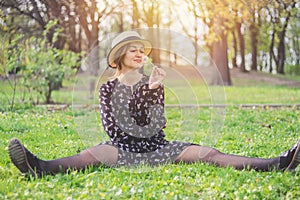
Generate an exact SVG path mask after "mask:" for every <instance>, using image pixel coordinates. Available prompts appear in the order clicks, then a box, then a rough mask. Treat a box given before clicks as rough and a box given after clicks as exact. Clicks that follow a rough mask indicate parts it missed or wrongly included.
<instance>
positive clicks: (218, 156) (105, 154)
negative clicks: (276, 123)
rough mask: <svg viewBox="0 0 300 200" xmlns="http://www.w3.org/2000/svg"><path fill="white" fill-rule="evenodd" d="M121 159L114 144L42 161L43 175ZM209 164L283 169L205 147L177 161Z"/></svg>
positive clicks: (273, 162) (191, 150) (191, 149)
mask: <svg viewBox="0 0 300 200" xmlns="http://www.w3.org/2000/svg"><path fill="white" fill-rule="evenodd" d="M117 159H118V149H117V148H115V147H113V146H111V145H104V144H102V145H97V146H94V147H91V148H88V149H86V150H84V151H82V152H81V153H80V154H78V155H75V156H70V157H65V158H60V159H56V160H49V161H43V160H40V161H39V163H40V166H41V169H42V171H43V172H46V173H51V174H56V173H58V172H66V171H67V170H68V169H77V170H81V169H85V168H87V167H88V166H91V165H94V166H99V165H101V164H103V165H106V166H111V167H113V166H115V165H116V164H117ZM179 162H185V163H195V162H206V163H210V164H215V165H217V166H221V167H234V168H235V169H239V170H242V169H255V170H258V171H270V170H273V169H279V168H283V167H285V166H280V157H276V158H272V159H261V158H250V157H244V156H237V155H231V154H224V153H221V152H220V151H218V150H216V149H214V148H211V147H206V146H199V145H191V146H189V147H187V148H186V149H184V150H183V151H182V152H181V154H180V155H179V156H178V157H177V158H176V159H175V163H179Z"/></svg>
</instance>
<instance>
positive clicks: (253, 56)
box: [250, 22, 258, 71]
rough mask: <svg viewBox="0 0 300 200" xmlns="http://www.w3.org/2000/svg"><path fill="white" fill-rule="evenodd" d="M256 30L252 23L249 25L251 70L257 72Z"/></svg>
mask: <svg viewBox="0 0 300 200" xmlns="http://www.w3.org/2000/svg"><path fill="white" fill-rule="evenodd" d="M257 35H258V33H257V28H256V25H255V24H254V22H253V23H252V24H251V25H250V40H251V61H252V63H251V70H252V71H257Z"/></svg>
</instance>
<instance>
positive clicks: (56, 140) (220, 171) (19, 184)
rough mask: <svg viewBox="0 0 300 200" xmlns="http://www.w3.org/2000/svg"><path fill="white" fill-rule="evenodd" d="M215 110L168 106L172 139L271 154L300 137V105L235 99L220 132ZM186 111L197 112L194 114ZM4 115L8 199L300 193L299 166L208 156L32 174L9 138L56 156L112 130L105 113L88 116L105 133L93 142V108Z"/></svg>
mask: <svg viewBox="0 0 300 200" xmlns="http://www.w3.org/2000/svg"><path fill="white" fill-rule="evenodd" d="M211 112H212V110H211V109H210V108H202V109H201V110H199V112H195V111H192V110H191V109H185V110H179V109H175V108H168V109H167V111H166V117H167V118H168V127H167V129H166V131H165V132H166V134H167V139H169V140H184V141H190V142H194V143H200V144H203V145H210V146H214V147H216V148H217V149H219V150H221V151H223V152H226V153H235V154H239V155H244V156H254V157H257V156H258V157H265V158H267V157H274V156H277V155H279V154H280V153H282V152H283V151H285V150H286V149H288V148H290V147H291V145H292V144H293V143H294V142H295V141H296V139H297V138H298V137H299V131H300V124H299V116H300V111H299V110H297V109H281V110H272V109H240V108H238V107H228V108H227V109H226V119H225V121H224V125H223V126H221V129H220V132H211V124H210V121H211V117H210V113H211ZM185 115H189V116H190V119H191V120H189V121H188V122H187V120H186V119H185V117H184V116H185ZM0 118H1V121H0V136H1V138H2V140H1V143H0V157H1V160H0V177H1V178H0V185H1V187H0V198H1V199H28V198H32V199H33V198H34V199H35V198H38V199H67V198H72V199H83V198H87V199H101V198H103V199H105V198H106V199H115V198H118V199H207V198H212V199H219V198H229V199H243V198H249V199H261V198H264V199H278V198H279V199H296V198H298V197H299V196H300V191H299V186H300V182H299V181H300V170H299V169H297V171H296V172H294V173H290V172H255V171H237V170H234V169H232V168H218V167H214V166H209V165H206V164H203V163H199V164H193V165H183V164H182V165H165V166H160V167H157V168H149V167H141V168H140V169H135V170H128V169H110V168H101V167H100V168H94V169H90V170H89V171H86V172H76V171H73V172H71V173H70V174H58V175H56V176H45V177H43V178H42V179H38V180H27V179H26V178H25V177H23V176H21V175H20V173H19V171H18V170H17V168H16V167H14V166H13V164H12V163H11V162H10V160H9V157H8V154H7V143H8V141H9V139H11V138H13V137H17V138H19V139H20V140H21V141H23V142H24V143H25V145H26V146H27V147H28V148H29V149H30V150H31V151H32V152H34V153H35V154H37V155H38V156H39V157H40V158H42V159H55V158H59V157H64V156H70V155H74V154H76V153H77V152H79V151H81V150H83V149H85V148H87V147H89V146H91V145H93V144H92V143H93V142H94V143H98V142H100V141H105V140H106V139H107V137H106V136H105V135H104V132H103V131H102V129H101V126H100V125H99V123H98V122H99V121H98V120H94V121H93V122H91V121H89V124H88V125H87V127H88V126H96V127H98V128H97V129H98V131H99V132H98V133H97V134H99V135H98V136H97V140H98V141H97V140H96V141H95V140H94V141H93V142H91V141H90V140H89V139H88V135H83V134H80V133H78V132H77V126H76V124H75V122H76V121H77V118H79V119H80V120H82V119H92V118H94V119H95V116H94V113H93V112H91V113H87V112H82V113H80V112H77V113H76V114H75V116H73V113H72V112H71V110H67V111H65V112H61V111H59V112H53V111H51V112H50V111H47V110H45V109H41V108H39V109H38V108H34V109H28V110H22V111H19V112H4V113H1V115H0ZM186 123H188V126H186V125H185V124H186ZM98 125H99V126H98ZM269 127H271V128H269ZM88 134H93V133H88ZM94 134H95V133H94ZM210 136H213V137H214V138H215V140H210V139H211V138H213V137H210Z"/></svg>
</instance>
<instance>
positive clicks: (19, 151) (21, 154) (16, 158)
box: [8, 138, 37, 177]
mask: <svg viewBox="0 0 300 200" xmlns="http://www.w3.org/2000/svg"><path fill="white" fill-rule="evenodd" d="M8 152H9V157H10V159H11V161H12V162H13V163H14V165H15V166H16V167H17V168H18V169H19V170H20V171H21V172H22V173H24V174H26V173H30V174H31V175H32V176H33V177H37V174H36V173H35V171H34V169H32V167H31V166H30V164H29V162H28V159H27V155H26V151H25V149H24V146H23V145H22V144H21V142H20V141H19V140H18V139H16V138H14V139H12V140H10V142H9V144H8Z"/></svg>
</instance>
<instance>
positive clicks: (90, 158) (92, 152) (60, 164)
mask: <svg viewBox="0 0 300 200" xmlns="http://www.w3.org/2000/svg"><path fill="white" fill-rule="evenodd" d="M8 150H9V156H10V158H11V160H12V162H13V163H14V165H15V166H16V167H17V168H18V169H19V170H20V171H21V172H22V173H28V172H29V173H30V174H31V175H33V176H38V177H41V176H42V174H56V173H59V172H66V171H67V170H68V169H75V170H81V169H85V168H87V167H89V166H92V165H93V166H99V165H106V166H114V165H116V163H117V159H118V149H117V148H116V147H114V146H111V145H107V144H100V145H96V146H94V147H91V148H88V149H86V150H84V151H82V152H81V153H79V154H77V155H75V156H69V157H65V158H60V159H56V160H49V161H44V160H40V159H38V158H37V157H36V156H35V155H33V154H32V153H31V152H30V151H29V150H28V149H26V148H25V147H24V145H22V144H21V142H20V141H19V140H18V139H12V140H11V141H10V143H9V148H8Z"/></svg>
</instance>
